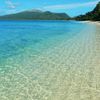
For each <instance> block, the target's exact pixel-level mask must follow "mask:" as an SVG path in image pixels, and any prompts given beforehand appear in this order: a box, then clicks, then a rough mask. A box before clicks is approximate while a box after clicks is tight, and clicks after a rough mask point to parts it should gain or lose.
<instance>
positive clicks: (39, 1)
mask: <svg viewBox="0 0 100 100" xmlns="http://www.w3.org/2000/svg"><path fill="white" fill-rule="evenodd" d="M99 1H100V0H0V15H5V14H11V13H17V12H21V11H25V10H32V9H39V10H43V11H52V12H59V13H60V12H65V13H67V14H68V15H69V16H71V17H73V16H77V15H80V14H85V13H86V12H89V11H91V10H93V9H94V7H95V6H96V4H97V3H98V2H99Z"/></svg>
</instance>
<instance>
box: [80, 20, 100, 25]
mask: <svg viewBox="0 0 100 100" xmlns="http://www.w3.org/2000/svg"><path fill="white" fill-rule="evenodd" d="M82 22H83V23H90V24H96V25H100V21H82Z"/></svg>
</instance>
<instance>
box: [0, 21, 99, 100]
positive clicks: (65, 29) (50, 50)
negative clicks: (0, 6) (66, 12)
mask: <svg viewBox="0 0 100 100" xmlns="http://www.w3.org/2000/svg"><path fill="white" fill-rule="evenodd" d="M0 23H1V24H0V31H1V32H0V100H81V99H82V100H99V99H100V95H99V94H100V78H99V76H100V62H99V59H100V46H99V44H100V29H99V27H100V26H96V25H91V24H86V23H77V22H72V21H68V22H67V21H54V22H53V21H45V22H43V21H37V22H36V21H30V22H27V21H24V22H16V21H15V22H9V21H8V22H0Z"/></svg>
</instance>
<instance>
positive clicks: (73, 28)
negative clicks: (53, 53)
mask: <svg viewBox="0 0 100 100" xmlns="http://www.w3.org/2000/svg"><path fill="white" fill-rule="evenodd" d="M84 27H86V26H85V25H84V24H81V23H76V22H72V21H21V22H20V21H1V22H0V58H3V57H5V58H6V57H10V56H13V55H17V54H20V53H21V52H22V53H23V50H26V49H27V48H28V47H30V49H32V50H33V53H41V52H43V51H44V50H47V49H49V48H50V47H52V45H51V44H52V43H53V44H54V45H55V43H59V41H61V40H62V39H63V38H66V39H70V38H73V37H74V36H76V35H77V34H78V32H79V31H80V30H81V29H82V28H84Z"/></svg>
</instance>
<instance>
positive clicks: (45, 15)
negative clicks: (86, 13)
mask: <svg viewBox="0 0 100 100" xmlns="http://www.w3.org/2000/svg"><path fill="white" fill-rule="evenodd" d="M69 18H70V17H69V16H68V15H67V14H66V13H52V12H49V11H45V12H42V11H38V10H37V11H36V10H35V11H34V10H32V11H24V12H20V13H16V14H9V15H5V16H1V17H0V19H1V20H68V19H69Z"/></svg>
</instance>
